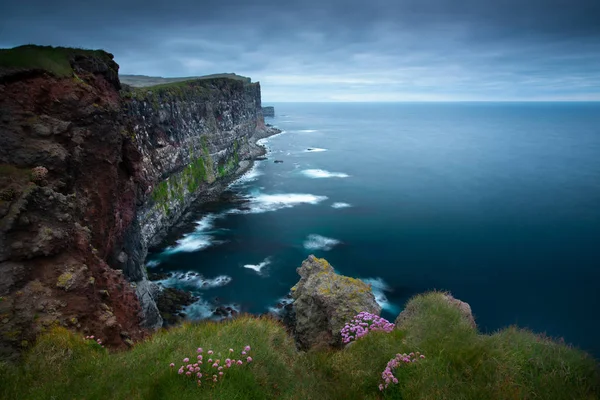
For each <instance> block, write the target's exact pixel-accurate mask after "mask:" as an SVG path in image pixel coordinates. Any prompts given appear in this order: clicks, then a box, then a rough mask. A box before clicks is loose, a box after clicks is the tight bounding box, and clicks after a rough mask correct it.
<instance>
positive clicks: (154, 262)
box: [146, 260, 160, 268]
mask: <svg viewBox="0 0 600 400" xmlns="http://www.w3.org/2000/svg"><path fill="white" fill-rule="evenodd" d="M159 265H160V260H149V261H147V262H146V267H148V268H154V267H158V266H159Z"/></svg>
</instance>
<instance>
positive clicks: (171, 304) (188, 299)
mask: <svg viewBox="0 0 600 400" xmlns="http://www.w3.org/2000/svg"><path fill="white" fill-rule="evenodd" d="M196 300H197V298H196V297H195V296H193V295H192V294H191V293H189V292H186V291H184V290H179V289H174V288H165V289H163V290H162V291H161V292H160V294H159V295H158V296H157V298H156V305H157V307H158V310H159V311H160V313H161V315H162V318H163V320H164V326H170V325H176V324H177V323H179V322H181V320H182V319H183V318H184V317H185V313H182V312H181V310H182V309H183V307H185V306H188V305H190V304H192V303H194V302H195V301H196Z"/></svg>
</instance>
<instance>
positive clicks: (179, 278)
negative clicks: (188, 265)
mask: <svg viewBox="0 0 600 400" xmlns="http://www.w3.org/2000/svg"><path fill="white" fill-rule="evenodd" d="M231 280H232V278H231V277H230V276H227V275H220V276H217V277H216V278H205V277H204V276H202V275H200V274H199V273H197V272H193V271H188V272H176V273H174V274H173V275H171V276H170V277H168V278H167V279H163V280H160V281H158V282H157V283H159V284H161V285H163V286H164V287H172V288H178V289H182V288H187V289H192V290H198V289H212V288H216V287H221V286H225V285H227V284H229V283H230V282H231Z"/></svg>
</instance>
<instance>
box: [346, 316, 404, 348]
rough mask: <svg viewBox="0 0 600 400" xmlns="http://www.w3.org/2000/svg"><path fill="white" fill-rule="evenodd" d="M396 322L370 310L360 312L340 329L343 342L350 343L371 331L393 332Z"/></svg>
mask: <svg viewBox="0 0 600 400" xmlns="http://www.w3.org/2000/svg"><path fill="white" fill-rule="evenodd" d="M393 329H394V324H392V323H391V322H390V321H388V320H387V319H385V318H381V317H380V316H378V315H375V314H371V313H368V312H364V311H363V312H361V313H359V314H358V315H357V316H356V317H354V319H353V320H352V321H350V322H348V323H347V324H346V326H344V327H343V328H342V330H341V331H340V334H341V335H342V342H343V343H344V344H346V343H350V342H351V341H353V340H356V339H358V338H361V337H363V336H365V335H366V334H367V333H369V332H370V331H384V332H388V333H389V332H391V331H392V330H393Z"/></svg>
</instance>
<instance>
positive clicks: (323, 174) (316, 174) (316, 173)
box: [302, 169, 350, 179]
mask: <svg viewBox="0 0 600 400" xmlns="http://www.w3.org/2000/svg"><path fill="white" fill-rule="evenodd" d="M302 174H303V175H305V176H307V177H309V178H313V179H320V178H348V177H349V176H350V175H348V174H344V173H343V172H329V171H325V170H324V169H305V170H303V171H302Z"/></svg>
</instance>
